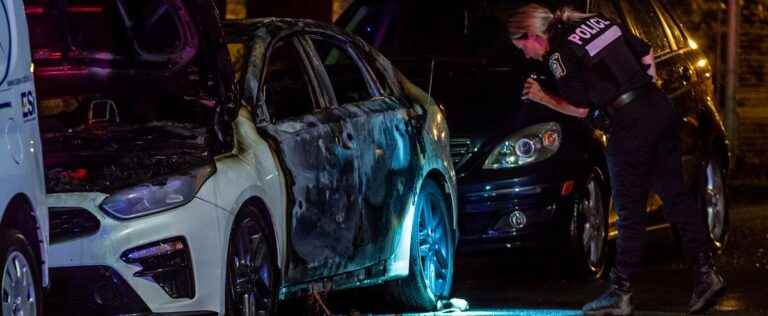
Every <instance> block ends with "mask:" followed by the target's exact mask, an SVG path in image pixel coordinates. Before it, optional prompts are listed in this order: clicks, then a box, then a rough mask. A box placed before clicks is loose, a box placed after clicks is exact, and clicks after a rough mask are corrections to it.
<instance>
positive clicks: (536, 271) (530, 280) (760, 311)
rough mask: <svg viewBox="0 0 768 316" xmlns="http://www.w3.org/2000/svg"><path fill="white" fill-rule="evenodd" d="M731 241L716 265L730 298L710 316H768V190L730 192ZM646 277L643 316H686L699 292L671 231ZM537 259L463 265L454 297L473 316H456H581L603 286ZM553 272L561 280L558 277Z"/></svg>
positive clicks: (464, 261) (657, 241) (483, 258)
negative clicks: (692, 296) (693, 295)
mask: <svg viewBox="0 0 768 316" xmlns="http://www.w3.org/2000/svg"><path fill="white" fill-rule="evenodd" d="M730 203H731V208H730V210H731V235H730V239H729V241H728V244H727V247H726V249H725V251H724V252H723V253H722V254H721V255H720V256H719V257H718V263H719V267H720V268H721V270H722V271H723V272H724V274H725V275H726V278H727V282H728V291H727V292H726V295H725V296H724V297H723V298H722V299H721V300H720V303H719V305H717V306H716V307H714V308H713V309H712V310H710V311H709V312H708V314H711V315H768V186H750V187H737V188H731V190H730ZM646 254H647V259H646V262H647V270H646V272H644V273H643V274H642V275H641V277H640V278H639V279H640V281H639V282H636V284H634V286H635V291H634V292H635V293H634V295H635V307H636V310H637V312H636V314H637V315H680V314H684V313H685V311H686V310H687V304H688V300H689V298H690V292H691V289H692V287H693V284H692V275H691V273H690V272H689V270H688V269H687V268H686V266H685V263H684V259H683V257H682V255H681V252H680V249H679V246H678V245H677V244H676V242H675V240H674V239H673V238H672V234H671V233H670V232H669V231H666V232H664V231H662V232H656V233H653V234H651V236H650V238H649V243H648V249H647V251H646ZM543 257H546V255H545V254H542V253H540V252H537V251H519V250H518V251H511V252H505V253H494V254H482V255H474V256H471V257H467V256H464V257H459V258H458V260H457V261H458V262H457V267H456V279H455V283H454V296H455V297H460V298H463V299H466V300H467V301H468V302H469V305H470V307H471V309H470V312H468V313H459V314H456V313H454V314H451V315H460V314H466V315H580V313H579V312H578V310H579V309H580V307H581V306H582V305H583V304H584V303H585V302H587V301H589V300H591V299H593V298H594V297H596V296H598V295H599V294H600V293H601V292H602V291H603V289H604V287H605V283H604V282H605V281H575V280H569V279H565V278H562V277H560V276H557V273H556V272H557V269H553V268H552V266H551V265H548V264H547V263H548V262H547V261H546V260H544V259H542V258H543ZM553 272H555V273H553Z"/></svg>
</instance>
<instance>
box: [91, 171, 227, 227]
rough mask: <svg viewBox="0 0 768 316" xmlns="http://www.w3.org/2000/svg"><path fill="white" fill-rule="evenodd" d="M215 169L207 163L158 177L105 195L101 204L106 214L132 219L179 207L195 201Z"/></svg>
mask: <svg viewBox="0 0 768 316" xmlns="http://www.w3.org/2000/svg"><path fill="white" fill-rule="evenodd" d="M213 171H214V167H213V166H205V167H201V168H196V169H191V170H189V171H186V172H184V173H179V174H175V175H172V176H167V177H163V178H159V179H155V180H152V181H150V182H148V183H143V184H139V185H137V186H133V187H130V188H127V189H124V190H121V191H117V192H115V193H113V194H112V195H110V196H108V197H107V198H106V199H104V200H103V201H102V202H101V205H100V206H101V209H102V210H103V211H104V212H106V213H107V215H111V216H114V217H117V218H119V219H131V218H136V217H139V216H145V215H149V214H154V213H157V212H162V211H165V210H169V209H172V208H175V207H179V206H182V205H184V204H187V203H189V202H190V201H192V199H193V198H194V197H195V194H197V191H198V190H199V189H200V187H201V186H202V185H203V183H205V180H206V179H208V177H209V176H210V175H211V174H213Z"/></svg>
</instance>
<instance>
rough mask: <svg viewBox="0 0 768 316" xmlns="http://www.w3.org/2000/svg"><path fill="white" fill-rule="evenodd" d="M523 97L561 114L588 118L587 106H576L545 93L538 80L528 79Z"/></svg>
mask: <svg viewBox="0 0 768 316" xmlns="http://www.w3.org/2000/svg"><path fill="white" fill-rule="evenodd" d="M523 97H524V98H528V99H531V100H533V101H536V102H538V103H541V104H543V105H546V106H547V107H548V108H550V109H553V110H555V111H558V112H560V113H563V114H566V115H571V116H575V117H579V118H584V117H586V116H587V113H588V112H589V109H587V108H586V106H581V107H579V106H575V105H573V104H571V103H570V102H568V101H566V100H565V99H563V98H561V97H558V96H555V95H553V94H551V93H547V92H544V90H542V89H541V86H539V83H538V82H536V80H533V79H528V81H526V83H525V87H524V88H523Z"/></svg>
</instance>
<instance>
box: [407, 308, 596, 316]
mask: <svg viewBox="0 0 768 316" xmlns="http://www.w3.org/2000/svg"><path fill="white" fill-rule="evenodd" d="M404 315H409V316H442V315H446V316H448V315H450V316H454V315H455V316H481V315H482V316H576V315H578V316H581V315H583V314H582V313H581V311H579V310H573V309H533V308H531V309H520V308H516V309H478V310H472V311H466V312H435V313H422V314H404Z"/></svg>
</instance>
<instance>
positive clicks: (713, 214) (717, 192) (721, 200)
mask: <svg viewBox="0 0 768 316" xmlns="http://www.w3.org/2000/svg"><path fill="white" fill-rule="evenodd" d="M725 176H726V169H725V168H724V167H723V165H722V164H721V163H720V161H719V160H718V159H715V158H710V159H709V160H708V161H707V163H706V165H704V168H703V170H702V172H701V181H699V194H698V203H699V209H701V210H703V212H704V220H705V223H706V226H707V232H708V233H709V237H710V240H711V241H712V246H713V249H714V250H715V251H717V252H722V251H723V250H724V249H725V246H726V244H727V243H728V233H729V228H730V218H729V217H730V214H729V212H728V203H727V202H728V200H727V193H728V192H727V186H726V183H725V179H726V178H725Z"/></svg>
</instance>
